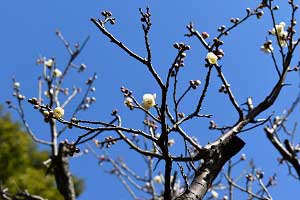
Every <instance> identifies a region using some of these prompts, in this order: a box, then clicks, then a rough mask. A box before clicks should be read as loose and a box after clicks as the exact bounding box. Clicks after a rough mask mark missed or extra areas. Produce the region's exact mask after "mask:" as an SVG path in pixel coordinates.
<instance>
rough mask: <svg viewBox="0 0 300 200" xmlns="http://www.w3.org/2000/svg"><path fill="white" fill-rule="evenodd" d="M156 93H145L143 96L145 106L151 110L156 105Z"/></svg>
mask: <svg viewBox="0 0 300 200" xmlns="http://www.w3.org/2000/svg"><path fill="white" fill-rule="evenodd" d="M155 99H156V94H144V96H143V108H144V109H146V110H149V109H150V108H151V107H153V106H155V104H156V103H155Z"/></svg>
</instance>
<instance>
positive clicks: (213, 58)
mask: <svg viewBox="0 0 300 200" xmlns="http://www.w3.org/2000/svg"><path fill="white" fill-rule="evenodd" d="M206 59H207V61H208V62H209V63H210V64H212V65H215V64H217V61H218V56H216V54H214V53H213V52H208V54H207V55H206Z"/></svg>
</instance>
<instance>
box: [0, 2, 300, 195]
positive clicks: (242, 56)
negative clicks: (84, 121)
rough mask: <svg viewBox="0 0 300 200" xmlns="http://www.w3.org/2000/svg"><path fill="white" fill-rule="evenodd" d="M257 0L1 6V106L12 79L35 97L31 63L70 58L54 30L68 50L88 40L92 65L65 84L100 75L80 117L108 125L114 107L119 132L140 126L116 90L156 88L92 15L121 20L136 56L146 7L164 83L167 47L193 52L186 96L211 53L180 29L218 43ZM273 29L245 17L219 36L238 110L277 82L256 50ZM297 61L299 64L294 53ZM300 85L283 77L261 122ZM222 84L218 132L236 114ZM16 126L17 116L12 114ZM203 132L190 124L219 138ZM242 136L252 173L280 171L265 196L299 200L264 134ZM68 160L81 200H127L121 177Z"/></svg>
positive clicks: (212, 108)
mask: <svg viewBox="0 0 300 200" xmlns="http://www.w3.org/2000/svg"><path fill="white" fill-rule="evenodd" d="M257 3H258V1H250V0H245V1H239V0H228V1H220V0H219V1H218V0H210V1H196V0H193V1H179V0H173V1H161V2H159V3H158V1H144V0H142V1H141V0H131V1H129V0H122V1H116V0H102V1H100V0H98V1H97V0H89V1H79V0H72V1H71V0H65V1H60V0H53V1H49V0H48V1H46V0H45V1H37V0H27V1H17V0H10V1H3V2H2V3H1V6H0V23H1V32H0V59H1V69H2V71H1V75H0V76H1V78H0V86H1V87H0V94H1V95H0V101H1V103H3V102H4V101H5V100H6V99H9V98H11V92H12V90H11V83H12V81H11V77H12V76H15V77H16V78H17V80H18V81H19V82H21V88H22V89H23V91H24V94H25V96H26V97H33V96H36V94H37V76H38V74H39V73H40V72H41V68H40V67H39V66H36V65H35V61H36V59H37V58H38V57H39V56H40V55H41V56H46V57H51V56H54V57H56V59H57V62H58V65H61V66H64V65H65V64H66V62H67V52H66V50H65V49H64V47H63V45H62V44H61V42H60V41H59V40H58V38H57V37H56V36H55V33H54V32H55V30H56V29H60V30H61V31H62V33H63V34H64V36H65V38H66V39H68V40H69V41H70V42H71V43H75V42H82V41H83V40H84V39H85V38H86V37H87V36H90V37H91V39H90V41H89V42H88V44H87V46H86V48H85V50H84V51H83V53H82V54H81V55H80V57H79V59H78V60H77V62H76V63H78V64H80V63H81V62H84V63H85V64H86V65H87V66H88V68H87V72H86V73H85V74H84V75H81V76H78V75H76V74H74V76H72V78H70V79H68V84H69V86H72V85H82V86H83V87H84V84H83V83H84V80H85V79H86V78H87V77H88V76H89V75H92V74H93V73H94V72H96V73H97V74H98V77H99V78H98V80H97V82H96V88H97V91H96V93H95V94H94V95H95V97H96V98H97V103H96V104H94V105H93V106H92V107H91V109H90V110H89V111H88V112H86V113H84V114H82V115H81V116H82V117H84V118H88V119H95V120H97V119H101V120H108V119H109V114H110V112H111V110H112V109H114V108H118V109H119V110H120V113H121V114H122V115H123V116H124V124H125V125H128V126H130V125H132V126H134V127H136V128H141V127H142V125H141V121H142V116H143V115H141V114H140V113H137V114H135V113H132V112H129V111H128V110H127V109H126V108H125V107H124V105H123V97H122V94H121V93H120V90H119V88H120V86H122V85H124V86H126V87H128V88H130V89H131V90H133V91H134V94H135V96H136V97H139V98H140V99H141V97H142V95H143V94H144V93H155V92H156V93H158V91H157V90H158V87H157V85H155V84H153V82H152V81H153V79H152V78H151V77H150V76H149V74H148V71H147V70H146V69H145V67H144V66H142V65H140V63H138V62H137V61H135V60H133V59H132V58H130V57H128V56H127V55H125V53H124V52H122V51H120V50H119V49H118V48H117V47H115V46H114V45H113V44H111V43H110V42H109V41H108V40H107V38H105V37H104V36H103V35H101V34H100V32H99V31H98V30H97V28H96V27H95V26H94V25H93V24H92V23H91V22H90V18H91V17H98V16H100V12H101V11H102V10H110V11H112V13H113V15H114V16H115V17H116V18H117V23H116V25H114V26H112V27H111V26H108V27H109V29H110V30H111V31H112V32H113V33H114V34H115V35H116V36H117V37H118V38H120V40H122V41H123V42H124V43H126V44H127V45H128V46H129V47H130V48H132V49H133V50H134V51H136V52H139V53H140V54H141V55H145V48H144V43H143V32H142V29H141V25H140V20H139V19H140V16H139V12H138V8H145V7H146V6H147V5H148V6H149V7H150V9H151V13H152V23H153V26H152V30H151V33H150V40H151V45H152V50H153V61H154V65H155V67H156V69H157V71H158V72H159V73H160V74H162V77H165V74H166V71H167V69H168V67H169V66H170V64H171V62H172V60H173V58H174V56H175V54H176V51H175V50H174V49H173V48H172V44H173V43H174V42H177V41H178V42H180V41H184V42H186V43H187V44H190V45H191V47H192V48H191V50H190V51H189V52H188V53H187V59H186V67H185V70H184V72H183V74H182V75H181V79H180V80H179V83H180V87H179V90H180V91H182V90H183V89H184V88H185V87H186V86H187V85H188V81H189V80H191V79H200V80H201V81H204V74H205V73H204V72H205V71H204V70H205V69H204V58H205V55H206V53H207V52H206V51H205V50H204V49H203V48H201V46H200V44H199V42H198V41H197V40H196V39H194V38H192V39H191V38H186V37H184V34H185V33H187V30H186V28H185V26H186V25H187V24H188V23H189V22H190V21H193V22H194V24H195V27H196V29H198V30H199V31H200V32H202V31H207V32H209V33H210V35H211V36H214V35H215V34H216V33H217V32H216V29H217V27H218V26H220V25H223V24H225V25H228V24H229V23H230V22H229V19H230V18H231V17H240V18H241V17H242V16H244V14H245V8H247V7H254V6H255V5H256V4H257ZM280 6H281V8H282V10H280V11H279V12H278V22H280V21H287V20H288V19H289V15H287V13H288V9H287V6H286V5H280ZM270 27H271V23H270V20H269V15H268V14H267V13H266V16H264V17H263V18H262V19H260V20H256V19H254V18H253V19H250V20H249V21H248V22H247V23H245V24H244V25H242V26H240V27H239V28H238V29H236V30H234V31H232V33H230V35H229V36H228V37H227V38H225V39H224V41H225V45H224V48H223V49H224V51H225V54H226V56H225V57H224V59H222V61H221V62H220V63H221V64H222V65H223V67H224V73H225V75H226V77H227V79H228V81H229V82H230V84H231V87H232V90H233V91H234V93H235V95H236V98H237V100H238V101H239V102H240V103H243V102H245V101H246V98H247V97H248V96H252V97H253V101H254V104H255V102H258V101H261V100H262V99H263V98H264V97H265V96H266V95H267V93H268V92H269V91H270V90H271V86H272V84H274V83H275V81H276V78H277V76H276V71H275V69H274V67H273V65H272V61H271V58H270V57H269V56H267V55H265V54H264V53H262V52H261V51H260V50H259V49H260V46H261V45H262V43H263V42H264V41H265V37H266V36H267V31H268V30H269V29H270ZM297 56H298V60H299V54H298V55H297ZM295 60H296V58H295ZM293 64H296V63H295V62H294V63H293ZM297 81H298V80H297V76H296V74H291V75H289V77H288V80H287V82H288V83H295V84H294V85H292V86H290V87H287V88H286V89H285V90H284V91H283V92H282V94H281V95H280V98H279V100H278V102H277V103H276V104H275V105H274V106H273V107H272V108H271V109H270V110H268V111H267V112H265V113H264V114H263V115H261V116H260V117H266V116H268V114H270V113H272V112H273V111H275V112H276V113H277V114H278V115H279V114H280V113H281V111H282V110H283V109H284V108H286V107H287V106H288V105H289V104H290V103H291V101H292V100H293V98H295V96H296V94H297ZM220 85H221V83H220V81H219V80H218V79H217V76H216V74H215V73H214V74H213V81H212V83H211V90H210V92H209V93H208V98H207V100H206V102H205V105H204V110H203V112H207V113H210V114H213V115H214V118H213V119H214V120H215V121H216V122H217V123H218V124H220V125H230V124H231V123H233V122H234V120H235V119H236V115H235V113H234V111H233V108H232V106H231V105H230V103H229V101H228V100H227V98H225V96H224V95H223V94H220V93H218V92H217V90H218V88H219V87H220ZM199 91H200V90H198V92H199ZM197 94H198V93H197V91H195V92H193V94H191V95H190V96H189V97H188V98H187V101H186V102H185V104H184V106H183V109H184V110H185V111H189V110H191V105H193V103H195V98H193V97H196V96H197ZM158 98H159V97H158ZM68 109H70V110H71V109H72V107H69V108H68V107H67V108H66V112H68ZM298 110H299V109H298ZM298 110H297V112H298ZM26 112H27V117H28V121H29V123H30V125H31V126H32V128H33V130H34V131H35V132H36V133H37V135H38V136H40V137H42V138H47V136H46V135H47V130H48V129H47V127H46V124H44V123H43V121H42V119H41V118H40V117H39V115H37V113H36V112H34V111H33V109H32V107H31V106H29V105H27V106H26ZM297 114H298V113H297ZM14 119H18V118H17V116H16V115H14ZM293 120H294V119H293ZM207 127H208V120H202V121H196V122H195V123H191V124H189V126H188V127H186V128H187V130H188V131H189V132H190V133H193V135H196V136H197V137H198V138H199V140H200V141H204V144H205V142H207V141H209V140H212V139H213V138H216V137H217V136H218V135H219V133H217V132H211V131H208V130H207ZM80 133H81V132H80V131H79V130H72V132H71V131H70V132H67V133H66V135H65V136H64V138H74V136H75V137H76V136H77V135H79V134H80ZM242 138H243V139H245V141H246V146H245V148H244V149H243V150H242V152H245V153H246V154H247V157H249V158H253V159H254V160H255V162H256V164H257V166H259V167H261V168H262V169H263V170H265V171H266V175H272V174H273V173H275V172H276V173H278V174H279V177H278V178H279V179H278V181H279V184H278V186H277V187H275V189H272V190H271V192H272V194H273V196H274V199H279V200H284V199H295V198H294V195H293V194H295V193H296V192H298V191H299V181H295V180H293V179H292V178H291V177H288V176H286V174H287V171H286V168H285V167H282V166H278V164H277V161H276V157H278V153H277V152H274V148H273V147H272V146H271V145H270V144H269V142H268V141H267V140H266V138H265V136H264V132H263V129H262V127H260V128H258V129H256V130H254V131H250V132H247V133H244V134H242ZM62 139H63V138H62ZM82 148H84V146H83V147H82ZM109 152H111V155H112V156H117V155H119V156H121V157H124V159H125V160H126V161H128V163H129V165H133V166H134V167H136V170H138V171H142V169H143V167H144V166H139V164H137V163H141V160H140V159H138V158H137V157H134V156H132V155H134V153H133V152H132V151H130V150H128V149H127V148H126V147H125V146H124V145H123V146H122V145H121V147H118V146H114V148H112V149H111V150H109ZM71 160H72V161H71V164H72V172H73V173H74V174H75V175H78V176H81V177H83V178H84V179H85V180H86V189H85V191H84V193H83V194H82V196H81V197H80V198H79V199H80V200H83V199H85V200H86V199H89V200H96V199H100V198H101V199H116V200H117V199H120V200H121V199H130V197H129V195H128V193H127V192H126V190H125V189H124V188H123V186H122V185H121V184H120V183H119V182H118V180H117V179H116V178H115V177H112V176H109V175H107V174H105V173H104V172H103V170H101V169H100V168H99V167H98V165H97V161H96V160H95V159H94V158H93V157H92V156H91V155H86V156H83V157H79V158H74V159H71Z"/></svg>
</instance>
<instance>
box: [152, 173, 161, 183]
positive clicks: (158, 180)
mask: <svg viewBox="0 0 300 200" xmlns="http://www.w3.org/2000/svg"><path fill="white" fill-rule="evenodd" d="M153 181H154V183H158V184H161V183H162V182H163V180H162V177H161V176H160V175H157V176H154V177H153Z"/></svg>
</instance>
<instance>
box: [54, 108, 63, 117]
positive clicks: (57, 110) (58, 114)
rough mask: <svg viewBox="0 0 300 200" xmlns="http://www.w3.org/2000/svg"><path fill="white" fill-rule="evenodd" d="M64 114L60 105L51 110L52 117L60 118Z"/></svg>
mask: <svg viewBox="0 0 300 200" xmlns="http://www.w3.org/2000/svg"><path fill="white" fill-rule="evenodd" d="M64 114H65V110H64V109H63V108H62V107H56V108H55V109H54V110H53V115H54V117H56V118H58V119H60V118H62V117H63V116H64Z"/></svg>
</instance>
